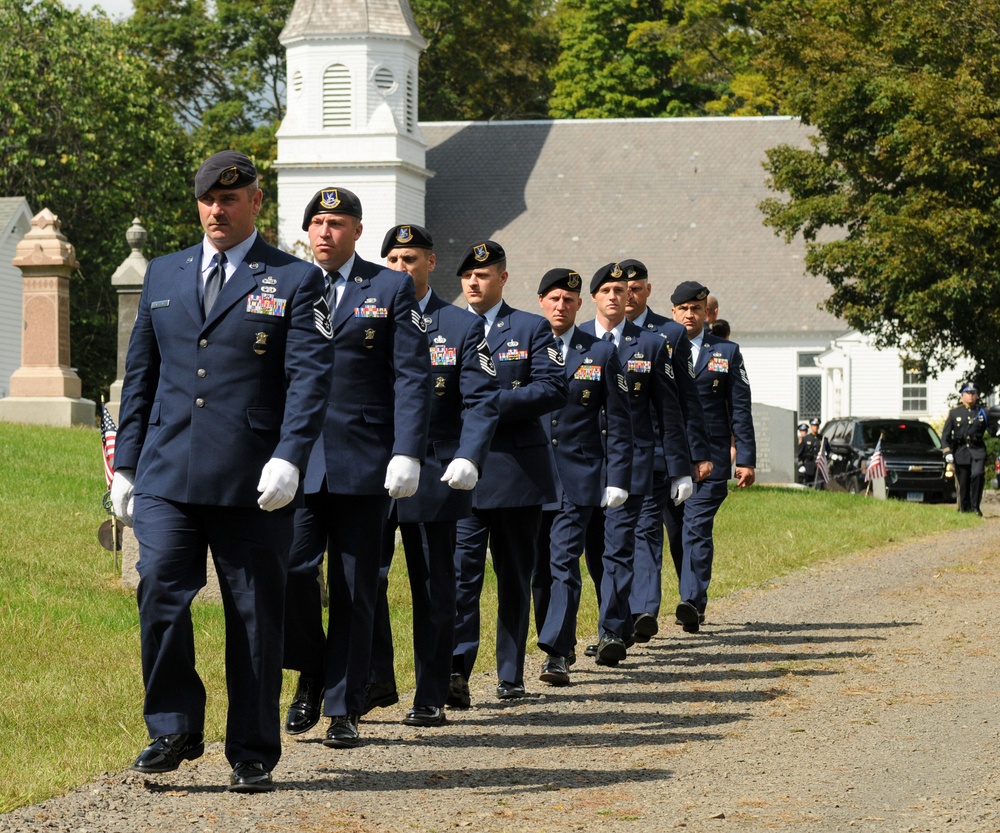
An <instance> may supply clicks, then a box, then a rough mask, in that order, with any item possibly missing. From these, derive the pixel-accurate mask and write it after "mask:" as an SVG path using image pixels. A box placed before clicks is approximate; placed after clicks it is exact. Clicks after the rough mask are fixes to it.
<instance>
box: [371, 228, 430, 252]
mask: <svg viewBox="0 0 1000 833" xmlns="http://www.w3.org/2000/svg"><path fill="white" fill-rule="evenodd" d="M433 248H434V238H433V237H431V233H430V232H429V231H427V229H425V228H424V227H423V226H415V225H413V224H412V223H411V224H410V225H408V226H393V227H392V228H391V229H389V230H388V231H387V232H386V233H385V237H384V238H383V239H382V257H385V256H386V255H387V254H389V252H391V251H392V250H393V249H433Z"/></svg>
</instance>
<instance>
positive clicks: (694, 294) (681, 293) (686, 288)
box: [670, 281, 708, 307]
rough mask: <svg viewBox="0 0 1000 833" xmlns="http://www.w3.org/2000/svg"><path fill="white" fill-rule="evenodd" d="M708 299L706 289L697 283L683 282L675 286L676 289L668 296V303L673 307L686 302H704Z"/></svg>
mask: <svg viewBox="0 0 1000 833" xmlns="http://www.w3.org/2000/svg"><path fill="white" fill-rule="evenodd" d="M707 297H708V287H707V286H704V285H703V284H700V283H698V281H684V283H679V284H677V289H675V290H674V294H673V295H671V296H670V303H671V304H673V305H674V306H675V307H676V306H677V305H678V304H686V303H687V302H688V301H704V300H705V299H706V298H707Z"/></svg>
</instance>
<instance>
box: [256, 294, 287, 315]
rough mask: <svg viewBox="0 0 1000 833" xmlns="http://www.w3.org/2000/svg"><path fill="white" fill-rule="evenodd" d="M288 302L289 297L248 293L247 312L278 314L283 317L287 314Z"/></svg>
mask: <svg viewBox="0 0 1000 833" xmlns="http://www.w3.org/2000/svg"><path fill="white" fill-rule="evenodd" d="M286 303H288V299H287V298H275V297H274V296H273V295H247V312H255V313H257V314H258V315H276V316H278V317H279V318H281V317H284V315H285V304H286Z"/></svg>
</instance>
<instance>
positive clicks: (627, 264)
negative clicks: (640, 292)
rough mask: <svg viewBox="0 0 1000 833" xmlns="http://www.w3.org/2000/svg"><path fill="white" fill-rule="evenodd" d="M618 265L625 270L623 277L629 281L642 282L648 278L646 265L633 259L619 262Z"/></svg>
mask: <svg viewBox="0 0 1000 833" xmlns="http://www.w3.org/2000/svg"><path fill="white" fill-rule="evenodd" d="M618 265H619V266H621V267H622V269H624V270H625V277H626V278H627V279H628V280H630V281H644V280H647V279H648V278H649V270H648V269H647V268H646V264H645V263H643V262H642V261H641V260H636V259H635V258H634V257H629V258H626V259H625V260H619V261H618Z"/></svg>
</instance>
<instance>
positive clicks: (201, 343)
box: [198, 338, 208, 347]
mask: <svg viewBox="0 0 1000 833" xmlns="http://www.w3.org/2000/svg"><path fill="white" fill-rule="evenodd" d="M198 346H199V347H208V339H207V338H203V339H201V341H199V342H198Z"/></svg>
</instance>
